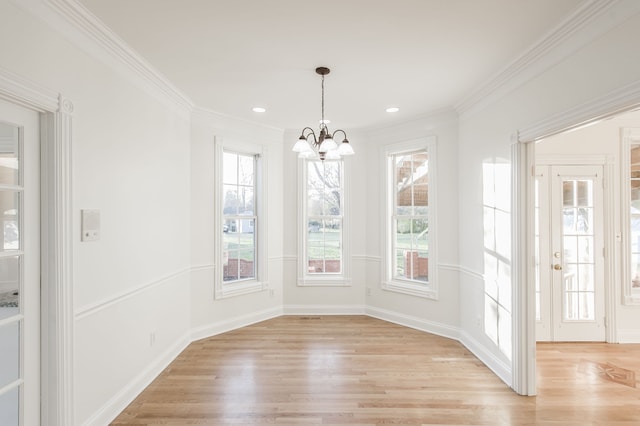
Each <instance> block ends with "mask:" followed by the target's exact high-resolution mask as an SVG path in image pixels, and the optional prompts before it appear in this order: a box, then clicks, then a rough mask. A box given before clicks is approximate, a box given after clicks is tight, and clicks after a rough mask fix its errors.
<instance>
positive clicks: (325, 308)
mask: <svg viewBox="0 0 640 426" xmlns="http://www.w3.org/2000/svg"><path fill="white" fill-rule="evenodd" d="M282 310H283V313H284V315H365V314H366V308H365V306H364V305H284V307H283V309H282Z"/></svg>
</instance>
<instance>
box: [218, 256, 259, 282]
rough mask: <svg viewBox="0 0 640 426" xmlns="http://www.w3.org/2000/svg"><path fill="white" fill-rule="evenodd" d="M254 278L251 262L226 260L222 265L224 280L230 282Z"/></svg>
mask: <svg viewBox="0 0 640 426" xmlns="http://www.w3.org/2000/svg"><path fill="white" fill-rule="evenodd" d="M238 262H239V263H240V276H238ZM253 276H254V271H253V261H251V260H244V259H228V260H227V264H226V265H224V280H225V281H232V280H238V279H244V278H252V277H253Z"/></svg>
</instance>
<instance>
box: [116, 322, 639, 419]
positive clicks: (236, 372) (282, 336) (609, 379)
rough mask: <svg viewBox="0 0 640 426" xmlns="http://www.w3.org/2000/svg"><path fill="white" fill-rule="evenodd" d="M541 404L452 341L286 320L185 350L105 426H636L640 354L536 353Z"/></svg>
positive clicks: (378, 327)
mask: <svg viewBox="0 0 640 426" xmlns="http://www.w3.org/2000/svg"><path fill="white" fill-rule="evenodd" d="M537 356H538V396H537V397H522V396H518V395H516V394H515V393H514V392H513V391H512V390H511V389H510V388H508V387H507V386H505V385H504V383H503V382H501V381H500V379H498V378H497V377H496V376H495V375H494V374H493V373H491V371H489V369H488V368H487V367H485V366H484V365H483V364H482V363H481V362H480V361H478V359H476V358H475V357H474V356H473V355H472V354H471V353H470V352H469V351H468V350H467V349H465V348H464V347H463V346H462V345H461V344H460V343H458V342H456V341H453V340H449V339H445V338H442V337H437V336H433V335H430V334H427V333H424V332H420V331H416V330H412V329H409V328H406V327H402V326H398V325H395V324H390V323H387V322H384V321H380V320H377V319H374V318H370V317H365V316H348V317H347V316H322V317H318V316H310V317H296V316H285V317H279V318H275V319H272V320H269V321H265V322H262V323H259V324H255V325H252V326H249V327H245V328H242V329H239V330H235V331H232V332H229V333H225V334H221V335H218V336H215V337H211V338H208V339H204V340H201V341H198V342H194V343H193V344H191V345H190V346H189V347H188V348H187V349H186V350H185V351H184V352H183V353H182V354H181V355H180V356H179V357H178V358H177V359H176V360H175V361H174V362H173V363H172V364H171V365H170V366H169V367H168V368H167V369H166V370H165V371H164V372H163V373H162V374H161V375H160V376H159V377H158V378H157V379H156V380H155V381H154V382H153V383H152V384H151V385H150V386H149V387H148V388H147V389H146V390H145V391H144V392H143V393H142V394H140V395H139V397H138V398H137V399H136V400H135V401H134V402H133V403H132V404H131V405H130V406H129V407H127V409H126V410H124V411H123V412H122V413H121V414H120V416H119V417H118V418H117V419H116V420H115V421H114V422H113V423H112V425H119V426H124V425H196V424H205V425H231V424H235V425H270V424H289V425H299V426H304V425H314V424H323V425H351V426H354V425H381V424H384V425H386V424H404V425H424V424H428V425H432V424H447V425H452V424H457V425H540V424H548V425H558V426H559V425H562V426H567V425H580V426H582V425H607V426H608V425H640V384H638V382H637V380H636V377H635V376H636V375H639V376H640V345H606V344H539V345H538V350H537Z"/></svg>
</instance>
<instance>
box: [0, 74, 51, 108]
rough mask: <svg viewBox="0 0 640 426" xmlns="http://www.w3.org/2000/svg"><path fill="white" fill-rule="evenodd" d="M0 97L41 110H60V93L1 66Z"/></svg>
mask: <svg viewBox="0 0 640 426" xmlns="http://www.w3.org/2000/svg"><path fill="white" fill-rule="evenodd" d="M0 98H2V99H5V100H6V101H8V102H11V103H14V104H18V105H21V106H24V107H26V108H30V109H34V110H36V111H39V112H53V111H58V109H59V106H60V99H59V95H58V93H55V92H53V91H51V90H49V89H45V88H43V87H40V86H38V85H36V84H35V83H33V82H30V81H28V80H26V79H24V78H22V77H21V76H19V75H17V74H14V73H12V72H10V71H9V70H7V69H5V68H2V67H0Z"/></svg>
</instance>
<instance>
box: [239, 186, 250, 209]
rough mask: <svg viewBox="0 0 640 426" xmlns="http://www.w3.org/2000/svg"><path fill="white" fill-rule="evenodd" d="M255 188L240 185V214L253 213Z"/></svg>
mask: <svg viewBox="0 0 640 426" xmlns="http://www.w3.org/2000/svg"><path fill="white" fill-rule="evenodd" d="M253 206H254V199H253V188H252V187H246V186H240V187H238V214H247V215H253Z"/></svg>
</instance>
